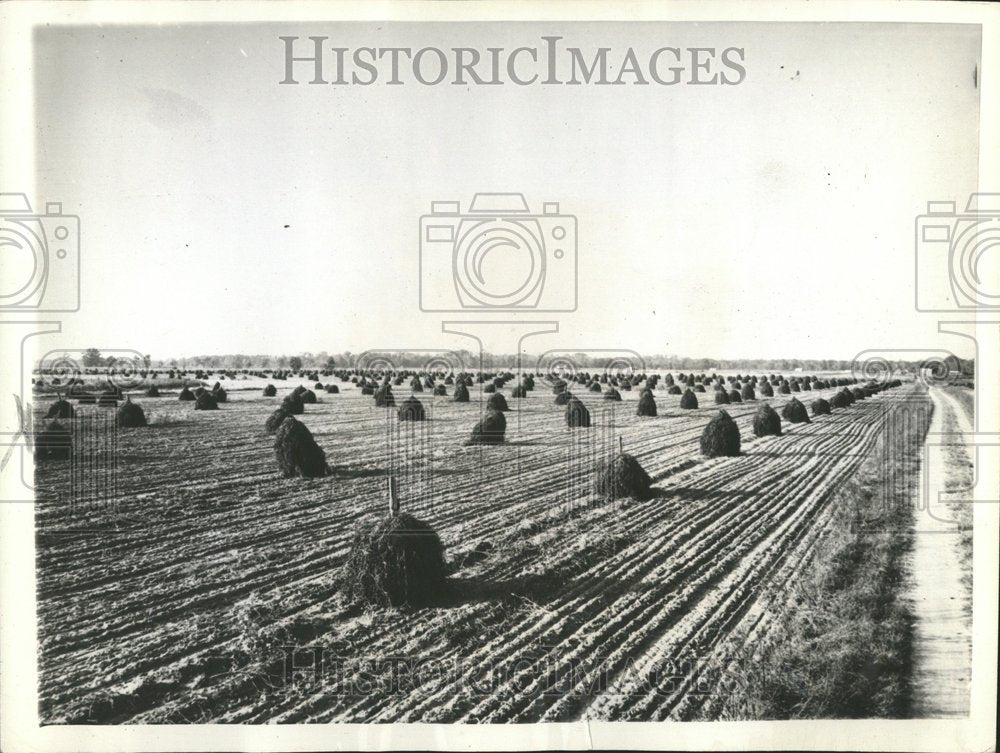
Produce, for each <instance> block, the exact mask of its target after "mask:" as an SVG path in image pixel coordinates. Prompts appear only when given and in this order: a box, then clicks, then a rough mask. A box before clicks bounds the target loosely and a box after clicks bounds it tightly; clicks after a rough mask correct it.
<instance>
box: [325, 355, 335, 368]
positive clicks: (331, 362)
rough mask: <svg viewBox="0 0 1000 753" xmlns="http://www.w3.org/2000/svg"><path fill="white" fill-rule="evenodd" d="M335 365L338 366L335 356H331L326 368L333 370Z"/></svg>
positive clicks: (327, 360)
mask: <svg viewBox="0 0 1000 753" xmlns="http://www.w3.org/2000/svg"><path fill="white" fill-rule="evenodd" d="M335 365H336V362H335V361H334V360H333V356H329V357H328V358H327V359H326V368H328V369H332V368H333V367H334V366H335Z"/></svg>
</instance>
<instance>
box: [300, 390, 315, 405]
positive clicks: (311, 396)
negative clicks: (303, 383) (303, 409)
mask: <svg viewBox="0 0 1000 753" xmlns="http://www.w3.org/2000/svg"><path fill="white" fill-rule="evenodd" d="M300 397H301V398H302V404H303V405H315V404H316V393H315V392H313V391H312V390H303V391H302V394H301V395H300Z"/></svg>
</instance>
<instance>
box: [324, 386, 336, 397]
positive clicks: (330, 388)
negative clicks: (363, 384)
mask: <svg viewBox="0 0 1000 753" xmlns="http://www.w3.org/2000/svg"><path fill="white" fill-rule="evenodd" d="M325 389H326V394H327V395H339V394H340V387H338V386H337V385H335V384H328V385H326V388H325Z"/></svg>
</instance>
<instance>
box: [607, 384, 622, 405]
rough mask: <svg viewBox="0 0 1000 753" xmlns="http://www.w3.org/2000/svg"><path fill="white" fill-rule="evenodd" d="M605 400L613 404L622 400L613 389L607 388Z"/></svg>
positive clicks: (620, 395) (619, 394)
mask: <svg viewBox="0 0 1000 753" xmlns="http://www.w3.org/2000/svg"><path fill="white" fill-rule="evenodd" d="M604 399H605V400H611V401H612V402H615V403H620V402H621V400H622V394H621V393H620V392H619V391H618V390H616V389H615V388H614V387H608V389H607V391H606V392H605V393H604Z"/></svg>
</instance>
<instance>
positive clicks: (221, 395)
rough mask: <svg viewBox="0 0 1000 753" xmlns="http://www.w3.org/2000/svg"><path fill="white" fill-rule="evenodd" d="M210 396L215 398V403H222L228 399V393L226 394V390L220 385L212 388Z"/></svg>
mask: <svg viewBox="0 0 1000 753" xmlns="http://www.w3.org/2000/svg"><path fill="white" fill-rule="evenodd" d="M212 397H214V398H215V402H217V403H224V402H226V400H228V399H229V395H227V394H226V391H225V390H224V389H222V387H219V388H218V389H214V390H212Z"/></svg>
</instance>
